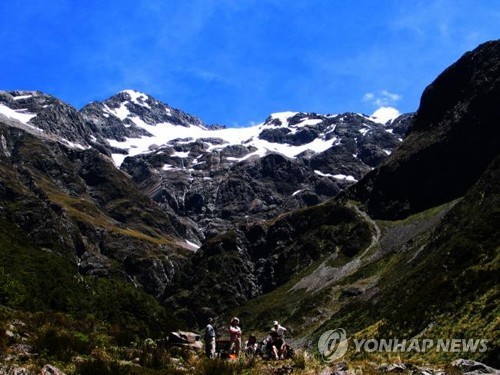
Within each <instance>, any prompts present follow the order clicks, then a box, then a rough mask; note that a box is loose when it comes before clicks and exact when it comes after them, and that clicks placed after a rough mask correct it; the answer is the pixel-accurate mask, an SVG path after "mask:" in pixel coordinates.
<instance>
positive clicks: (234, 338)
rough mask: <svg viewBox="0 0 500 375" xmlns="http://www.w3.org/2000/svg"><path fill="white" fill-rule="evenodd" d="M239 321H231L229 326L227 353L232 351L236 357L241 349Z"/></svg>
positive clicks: (234, 319) (235, 319)
mask: <svg viewBox="0 0 500 375" xmlns="http://www.w3.org/2000/svg"><path fill="white" fill-rule="evenodd" d="M239 324H240V320H239V319H238V318H236V317H234V318H233V319H231V325H230V326H229V352H232V351H234V354H236V356H237V357H238V356H239V355H240V349H241V328H240V327H239Z"/></svg>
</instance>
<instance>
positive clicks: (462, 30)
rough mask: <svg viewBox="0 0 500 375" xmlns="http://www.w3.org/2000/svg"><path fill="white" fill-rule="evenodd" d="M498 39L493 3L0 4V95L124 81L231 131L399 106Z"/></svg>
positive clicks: (95, 93) (91, 91)
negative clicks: (306, 115)
mask: <svg viewBox="0 0 500 375" xmlns="http://www.w3.org/2000/svg"><path fill="white" fill-rule="evenodd" d="M498 38H500V1H499V0H434V1H431V0H425V1H423V0H412V1H409V0H378V1H376V0H352V1H346V0H134V1H131V0H120V1H97V0H86V1H80V0H45V1H43V0H23V1H2V2H0V89H4V90H13V89H27V90H41V91H44V92H47V93H49V94H52V95H55V96H57V97H59V98H61V99H63V100H65V101H66V102H69V103H70V104H72V105H74V106H75V107H77V108H80V107H82V106H83V105H85V104H86V103H88V102H90V101H93V100H104V99H106V98H107V97H109V96H111V95H113V94H114V93H116V92H118V91H120V90H123V89H129V88H131V89H136V90H139V91H143V92H146V93H149V94H151V95H153V96H155V97H156V98H158V99H160V100H162V101H164V102H166V103H168V104H169V105H171V106H173V107H176V108H180V109H183V110H184V111H186V112H189V113H191V114H194V115H196V116H198V117H200V118H201V119H203V120H204V121H205V122H207V123H221V124H225V125H229V126H244V125H249V124H251V123H255V122H261V121H263V120H264V119H265V118H266V117H267V115H268V114H270V113H272V112H279V111H288V110H291V111H307V112H317V113H340V112H347V111H352V112H362V113H366V114H371V113H373V112H374V111H375V110H376V109H377V108H378V107H380V106H394V107H396V108H398V109H399V110H400V111H401V112H409V111H415V110H416V109H417V108H418V104H419V100H420V95H421V93H422V91H423V89H424V88H425V87H426V86H427V85H428V84H429V83H430V82H432V80H433V79H434V78H435V77H436V76H437V75H438V74H439V73H440V72H442V71H443V70H444V69H445V68H446V67H448V66H449V65H450V64H452V63H453V62H454V61H456V60H457V59H458V58H459V57H460V56H461V55H462V54H463V53H465V52H466V51H468V50H471V49H473V48H475V47H476V46H477V45H478V44H480V43H482V42H485V41H487V40H491V39H498Z"/></svg>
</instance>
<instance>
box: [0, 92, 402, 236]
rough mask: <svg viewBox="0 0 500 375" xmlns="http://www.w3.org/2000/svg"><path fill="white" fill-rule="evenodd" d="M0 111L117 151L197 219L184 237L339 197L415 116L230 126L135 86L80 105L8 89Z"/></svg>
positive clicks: (271, 120) (158, 196)
mask: <svg viewBox="0 0 500 375" xmlns="http://www.w3.org/2000/svg"><path fill="white" fill-rule="evenodd" d="M0 114H3V116H5V117H6V118H9V119H10V121H12V122H13V123H15V124H17V125H18V126H22V127H24V128H25V129H27V130H29V131H31V132H33V133H34V134H36V135H38V136H41V137H49V138H51V139H56V140H57V141H59V142H61V143H62V144H64V145H65V146H67V147H70V148H78V149H88V148H95V149H97V150H99V151H100V152H101V153H103V154H105V155H107V156H111V157H112V159H113V162H114V164H115V166H116V167H118V168H121V169H122V170H123V171H125V172H127V173H128V174H130V175H131V176H132V178H133V180H134V182H135V183H136V184H137V185H138V186H139V187H140V188H141V189H142V191H143V192H145V193H146V194H147V195H149V196H150V197H152V198H153V199H154V200H155V201H156V202H158V203H159V204H160V205H161V206H162V208H163V209H164V210H165V211H166V212H169V213H170V214H171V215H179V216H180V217H184V218H186V219H192V220H194V221H195V222H196V223H197V224H198V225H199V226H200V228H199V229H201V232H199V233H198V234H197V235H193V233H194V232H192V231H190V232H189V235H188V234H186V236H187V237H188V240H191V241H194V242H197V243H201V241H202V240H203V239H204V238H205V236H206V235H208V236H211V235H213V234H215V233H217V232H219V231H220V230H224V229H225V228H226V227H227V226H228V225H233V224H234V222H235V220H236V221H237V222H238V221H240V222H246V221H248V220H256V219H266V218H270V217H273V216H275V215H277V214H280V213H282V212H285V211H288V210H292V209H296V208H300V207H303V206H308V205H312V204H317V203H319V202H321V201H323V200H324V199H326V198H329V197H332V196H334V195H335V194H337V193H338V192H339V191H340V190H342V189H344V188H345V187H346V186H349V185H350V184H352V183H354V182H356V181H357V180H359V179H360V178H361V177H362V176H363V175H364V174H366V173H367V172H369V171H370V170H371V169H373V168H374V167H375V166H376V165H378V164H379V163H380V162H381V161H382V160H384V159H385V158H386V157H387V156H388V155H390V154H391V152H392V150H393V149H394V148H395V147H396V146H397V145H398V144H399V143H400V142H401V140H402V137H403V136H404V134H405V133H406V130H407V128H408V126H409V124H410V123H411V118H412V116H411V115H403V116H400V117H398V118H397V119H391V118H390V117H391V116H389V117H388V121H387V122H386V123H381V120H380V118H373V117H369V116H366V115H362V114H355V113H344V114H337V115H332V114H327V115H320V114H316V113H303V112H281V113H274V114H271V115H270V116H269V117H268V118H267V119H266V120H265V121H263V122H262V123H260V124H257V125H254V126H249V127H245V128H226V127H223V126H214V125H212V126H209V125H207V124H205V123H204V122H203V121H202V120H200V119H199V118H197V117H195V116H192V115H189V114H187V113H185V112H183V111H181V110H178V109H175V108H172V107H170V106H168V105H167V104H164V103H162V102H161V101H159V100H157V99H155V98H153V97H152V96H150V95H147V94H144V93H140V92H137V91H134V90H125V91H121V92H119V93H118V94H116V95H114V96H112V97H111V98H109V99H106V100H104V101H103V102H92V103H90V104H88V105H86V106H85V107H84V108H82V109H81V110H80V111H77V110H76V109H74V108H73V107H71V106H70V105H68V104H66V103H64V102H62V101H60V100H58V99H56V98H54V97H52V96H50V95H46V94H43V93H40V92H28V91H11V92H2V93H0ZM396 114H397V113H396ZM393 115H394V113H393ZM230 223H232V224H230Z"/></svg>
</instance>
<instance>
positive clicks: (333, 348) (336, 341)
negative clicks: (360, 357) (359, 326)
mask: <svg viewBox="0 0 500 375" xmlns="http://www.w3.org/2000/svg"><path fill="white" fill-rule="evenodd" d="M347 346H348V343H347V335H346V332H345V329H343V328H337V329H334V330H330V331H326V332H324V333H323V334H322V335H321V336H320V337H319V340H318V350H319V352H320V354H321V355H322V357H323V360H324V361H326V362H332V361H335V360H336V359H340V358H342V357H343V356H344V355H345V353H346V352H347Z"/></svg>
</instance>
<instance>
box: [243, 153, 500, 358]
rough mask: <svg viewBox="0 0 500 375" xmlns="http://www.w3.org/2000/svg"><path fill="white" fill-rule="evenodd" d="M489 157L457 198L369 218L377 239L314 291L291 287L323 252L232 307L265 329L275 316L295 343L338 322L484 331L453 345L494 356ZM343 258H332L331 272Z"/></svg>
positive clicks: (379, 332) (370, 329)
mask: <svg viewBox="0 0 500 375" xmlns="http://www.w3.org/2000/svg"><path fill="white" fill-rule="evenodd" d="M498 164H499V163H498V161H497V162H496V163H493V164H492V166H491V168H490V170H489V171H488V172H487V173H486V174H485V175H484V176H483V178H482V180H481V181H479V182H478V184H476V186H475V187H474V188H473V189H472V190H471V191H470V192H469V193H468V194H467V195H466V196H465V197H464V198H463V199H462V200H460V201H459V202H458V203H457V202H451V203H450V204H445V205H442V206H440V207H435V208H432V209H429V210H427V211H425V212H422V213H419V214H416V215H413V216H410V217H408V218H406V219H405V220H399V221H378V222H377V223H376V224H377V226H378V227H379V228H380V229H381V231H382V235H381V238H380V241H379V244H378V245H377V246H376V248H373V249H372V250H371V253H370V254H364V256H365V258H364V259H365V260H364V261H363V260H362V261H361V263H362V264H363V265H362V266H361V267H360V268H359V269H357V270H356V271H355V272H354V273H352V274H350V275H347V276H346V277H343V278H341V279H340V280H337V281H335V282H334V283H332V284H330V285H326V284H325V286H326V287H324V288H323V289H320V290H314V291H309V292H308V291H307V290H306V289H298V290H295V291H294V290H292V287H293V286H294V285H295V284H296V283H297V282H298V281H299V280H302V279H304V277H307V276H308V275H311V274H313V272H314V271H315V270H317V269H318V267H319V266H320V265H321V264H322V263H323V262H324V261H325V260H326V259H325V258H323V259H321V260H319V261H317V262H316V263H314V264H313V265H311V266H310V267H308V268H307V269H306V270H304V271H303V272H301V273H300V274H298V275H296V276H295V277H294V278H293V279H292V280H290V281H289V282H287V283H286V284H285V285H282V286H281V287H280V288H278V289H276V290H275V291H273V292H271V293H269V294H266V295H264V296H261V297H259V298H257V299H254V300H251V301H249V302H248V303H247V304H245V305H244V306H242V307H240V308H238V309H236V310H235V311H234V313H235V314H239V315H240V316H241V317H242V321H244V322H245V324H246V327H247V330H249V331H252V330H255V331H258V332H260V333H261V334H264V332H265V330H266V329H268V328H269V327H270V322H271V321H272V320H274V319H280V320H281V321H283V322H284V324H285V325H287V326H289V327H290V328H291V329H292V330H293V331H294V333H293V334H292V336H295V339H296V340H297V341H298V342H303V341H306V339H307V340H312V341H311V342H312V343H313V344H315V340H316V339H317V337H318V336H319V335H320V334H321V333H322V332H324V331H325V330H327V329H335V328H338V327H343V328H345V329H346V330H347V332H348V333H349V334H350V335H351V336H353V335H354V336H357V337H365V338H373V337H380V338H382V337H385V338H391V337H400V338H408V339H409V338H412V337H415V336H417V335H420V336H418V337H426V338H445V339H447V338H484V339H487V340H489V346H488V349H489V350H488V351H487V352H486V353H478V352H475V353H470V352H469V353H462V354H463V355H466V356H467V357H469V358H476V359H483V360H487V361H488V362H489V363H497V362H498V351H499V347H500V343H499V341H498V337H499V333H500V332H499V327H498V324H499V318H498V317H499V316H500V308H499V306H498V303H497V301H498V298H499V292H498V287H497V286H498V275H499V270H498V268H499V264H500V261H499V260H500V259H499V245H498V244H499V243H500V240H499V234H498V230H497V226H498V223H499V222H500V220H499V207H500V199H499V193H498V186H499V185H500V183H498V179H499V178H498V176H499V173H498ZM445 214H446V215H445ZM442 216H444V219H442V220H441V217H442ZM395 243H396V244H398V246H394V244H395ZM358 257H359V255H358ZM352 261H353V260H352V259H349V258H344V259H342V258H337V259H335V260H334V261H333V263H334V264H333V265H335V266H336V267H337V268H336V269H335V270H334V271H332V272H336V271H338V269H339V267H341V266H342V265H343V264H346V262H347V263H348V262H352ZM330 263H332V262H330ZM353 290H354V293H353V292H352V291H353ZM358 293H360V294H359V295H356V294H358ZM413 354H415V353H413ZM460 354H461V353H443V352H441V353H436V352H435V351H430V352H427V353H420V354H419V355H418V357H422V358H425V359H426V360H429V361H434V362H440V361H446V360H449V359H451V358H456V357H457V356H459V355H460ZM410 355H411V354H410Z"/></svg>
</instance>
